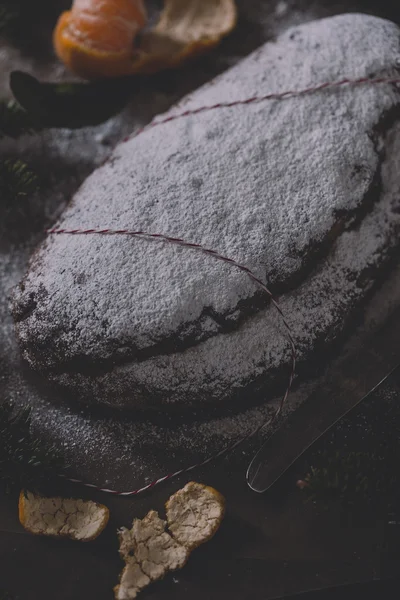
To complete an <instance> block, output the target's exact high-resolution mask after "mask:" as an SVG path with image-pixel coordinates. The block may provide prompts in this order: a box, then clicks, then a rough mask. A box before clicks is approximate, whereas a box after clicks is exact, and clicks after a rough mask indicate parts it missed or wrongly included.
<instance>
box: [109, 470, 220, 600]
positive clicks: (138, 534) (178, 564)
mask: <svg viewBox="0 0 400 600" xmlns="http://www.w3.org/2000/svg"><path fill="white" fill-rule="evenodd" d="M165 508H166V516H167V520H166V521H164V520H162V519H161V518H160V517H159V515H158V513H157V512H155V511H154V510H151V511H150V512H149V513H148V514H147V515H146V516H145V517H144V519H134V520H133V526H132V529H126V527H123V528H122V529H120V531H119V532H118V536H119V544H120V548H119V551H120V555H121V558H122V559H123V560H124V561H125V567H124V570H123V571H122V573H121V576H120V581H119V584H118V585H117V586H116V587H115V588H114V592H115V599H116V600H133V599H134V598H136V596H137V595H138V594H139V592H141V591H142V590H143V589H144V588H145V587H147V586H148V585H150V584H151V583H152V582H154V581H157V580H159V579H162V578H163V577H164V576H165V575H166V574H167V573H169V572H170V571H176V570H177V569H182V567H184V566H185V564H186V562H187V561H188V559H189V556H190V554H191V552H192V550H194V549H195V548H197V547H198V546H200V545H201V544H204V543H205V542H208V540H210V539H211V538H212V537H213V536H214V534H215V533H216V532H217V530H218V528H219V526H220V525H221V522H222V519H223V518H224V514H225V499H224V497H223V496H222V495H221V494H220V493H219V492H217V490H215V489H214V488H211V487H209V486H206V485H203V484H202V483H197V482H195V481H191V482H189V483H188V484H186V485H185V487H184V488H182V489H181V490H178V491H177V492H176V493H175V494H174V495H173V496H171V497H170V498H169V500H168V502H167V503H166V505H165Z"/></svg>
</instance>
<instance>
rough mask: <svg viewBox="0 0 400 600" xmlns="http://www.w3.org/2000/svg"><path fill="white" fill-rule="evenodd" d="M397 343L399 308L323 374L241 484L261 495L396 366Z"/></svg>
mask: <svg viewBox="0 0 400 600" xmlns="http://www.w3.org/2000/svg"><path fill="white" fill-rule="evenodd" d="M399 340H400V310H398V311H397V312H396V314H395V315H394V317H393V318H392V319H390V320H389V321H388V323H387V324H386V325H385V326H384V327H383V328H382V329H381V330H380V331H379V332H376V333H375V334H374V335H372V336H371V337H370V338H368V339H367V340H365V341H364V343H363V344H361V346H357V347H356V348H355V349H354V348H353V350H350V351H349V352H347V353H346V354H345V355H344V356H343V357H342V358H341V359H340V361H338V362H337V363H335V364H334V366H332V367H331V368H330V369H328V370H327V372H326V374H325V377H324V380H323V382H322V383H321V384H320V385H319V386H318V387H317V388H316V389H315V390H314V391H313V393H312V394H311V395H310V396H309V398H308V399H307V400H306V401H305V402H303V404H302V405H301V406H300V407H299V408H297V409H296V410H295V411H293V412H292V413H291V414H290V415H289V417H288V418H287V419H286V421H285V422H284V423H283V424H282V426H281V427H280V428H279V429H278V430H277V431H276V432H275V433H273V434H272V435H271V436H270V437H269V438H268V439H267V440H266V442H265V443H264V444H263V446H262V447H261V448H260V450H259V451H258V452H257V453H256V454H255V456H254V458H253V459H252V461H251V462H250V465H249V467H248V469H247V473H246V480H247V484H248V485H249V487H250V488H251V489H252V490H253V491H255V492H257V493H263V492H265V491H267V490H268V489H269V488H270V487H271V486H272V485H273V484H274V483H275V482H276V481H277V480H278V479H279V478H280V477H281V476H282V475H283V474H284V473H285V472H286V471H287V470H288V469H289V467H290V466H291V465H292V464H293V463H294V462H295V461H296V460H297V459H298V458H300V456H302V454H303V453H304V452H305V451H306V450H307V449H308V448H309V447H310V446H311V445H312V444H313V443H314V442H316V441H317V440H318V439H319V438H320V437H321V436H322V435H324V434H325V433H326V432H327V431H328V430H329V429H330V428H331V427H333V426H334V425H335V424H336V423H337V422H338V421H339V420H340V419H341V418H342V417H344V416H345V415H346V414H347V413H348V412H350V411H351V410H352V409H353V408H354V407H355V406H357V405H358V404H359V403H360V402H362V401H363V400H364V399H365V398H367V397H368V396H369V395H370V394H371V393H372V392H373V391H375V390H376V389H377V388H378V387H379V386H380V385H382V384H383V382H384V381H386V379H387V378H388V377H389V376H390V375H391V374H392V373H393V372H394V371H395V370H396V369H399V368H400V364H399V354H398V344H399Z"/></svg>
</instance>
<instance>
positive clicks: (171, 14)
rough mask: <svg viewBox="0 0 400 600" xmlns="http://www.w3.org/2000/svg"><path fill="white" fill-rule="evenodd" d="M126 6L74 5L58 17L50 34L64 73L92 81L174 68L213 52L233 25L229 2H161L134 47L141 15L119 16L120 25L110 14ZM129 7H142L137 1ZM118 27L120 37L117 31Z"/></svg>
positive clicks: (112, 0)
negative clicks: (87, 15)
mask: <svg viewBox="0 0 400 600" xmlns="http://www.w3.org/2000/svg"><path fill="white" fill-rule="evenodd" d="M127 1H128V0H124V1H122V0H102V1H100V2H96V0H75V3H74V5H73V8H72V10H71V11H67V12H64V13H63V14H62V15H61V17H60V19H59V21H58V23H57V26H56V28H55V31H54V47H55V50H56V53H57V55H58V56H59V58H60V59H61V60H62V61H63V62H64V63H65V65H66V66H67V67H68V68H69V69H71V70H72V71H74V72H75V73H76V74H78V75H81V76H83V77H86V78H88V79H93V78H102V77H119V76H124V75H133V74H139V73H152V72H155V71H159V70H162V69H166V68H171V67H175V66H177V65H179V64H181V63H182V62H183V61H184V60H186V59H187V58H189V57H191V56H194V55H196V54H199V53H201V52H204V51H206V50H207V49H209V48H211V47H213V46H215V45H216V44H217V43H218V42H219V41H220V40H221V39H222V38H223V37H224V36H225V35H227V34H228V33H229V32H230V31H232V29H233V28H234V27H235V25H236V19H237V14H236V6H235V2H234V0H165V6H164V10H163V11H162V13H161V15H160V19H159V21H158V23H157V24H156V25H155V26H154V27H153V28H151V29H150V30H148V31H145V32H143V35H142V36H141V40H140V42H139V43H138V44H137V45H136V46H135V39H136V35H137V33H138V32H139V30H141V29H143V27H144V19H145V17H144V16H143V15H144V13H143V12H141V13H140V14H141V15H142V17H140V16H137V17H135V14H133V13H132V14H131V15H130V16H129V18H128V17H127V16H126V14H125V13H124V18H123V19H122V20H121V14H122V13H121V12H120V13H118V14H119V16H118V17H117V15H116V12H115V11H117V12H118V11H122V8H124V7H125V4H126V2H127ZM130 2H131V3H133V4H135V3H138V5H141V4H142V2H141V0H140V2H138V0H130ZM83 4H85V6H86V5H89V4H90V5H91V19H90V20H85V19H83V18H82V16H81V14H82V5H83ZM108 4H110V5H111V4H112V5H113V10H114V12H113V13H112V14H113V18H110V16H105V12H104V11H105V8H104V6H105V5H108ZM120 5H121V6H120ZM122 5H123V6H122ZM109 10H111V9H109ZM139 12H140V11H139ZM139 12H138V14H139ZM122 22H123V23H124V27H125V30H124V34H122V33H121V32H119V31H118V27H122V25H121V23H122ZM129 23H130V29H129Z"/></svg>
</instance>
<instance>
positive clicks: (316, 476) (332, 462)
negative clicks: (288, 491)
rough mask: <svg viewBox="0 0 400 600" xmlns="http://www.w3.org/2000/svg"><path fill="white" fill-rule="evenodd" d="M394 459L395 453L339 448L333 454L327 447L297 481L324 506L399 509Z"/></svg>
mask: <svg viewBox="0 0 400 600" xmlns="http://www.w3.org/2000/svg"><path fill="white" fill-rule="evenodd" d="M396 450H397V449H396V448H395V447H392V448H391V449H390V452H391V453H393V454H397V452H396ZM396 458H397V457H396ZM394 462H396V461H393V457H390V456H389V455H388V454H386V453H380V452H379V451H374V450H371V451H363V452H348V453H347V454H346V453H343V452H336V453H334V455H333V456H332V455H331V454H330V453H329V452H328V451H324V452H321V453H320V454H319V456H317V457H315V459H314V461H313V464H312V466H310V468H309V470H308V473H307V475H306V476H305V477H304V479H302V480H300V481H298V483H297V485H298V487H299V488H301V489H302V490H303V491H304V493H305V495H306V498H307V500H309V501H311V502H313V503H314V504H315V505H316V506H318V508H319V509H322V510H328V509H329V508H331V507H332V506H333V505H334V504H336V505H340V506H341V507H342V508H343V509H345V510H346V511H352V510H353V509H355V510H357V511H360V510H365V511H371V510H373V511H374V512H376V513H378V512H379V513H387V512H388V511H390V510H393V509H396V510H398V501H399V498H400V478H399V476H398V475H397V468H396V467H395V465H394ZM394 467H395V468H394Z"/></svg>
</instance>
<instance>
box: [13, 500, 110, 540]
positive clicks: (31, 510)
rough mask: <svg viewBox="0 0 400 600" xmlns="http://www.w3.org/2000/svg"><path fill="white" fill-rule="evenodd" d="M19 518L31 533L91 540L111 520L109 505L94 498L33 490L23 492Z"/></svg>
mask: <svg viewBox="0 0 400 600" xmlns="http://www.w3.org/2000/svg"><path fill="white" fill-rule="evenodd" d="M18 509H19V520H20V523H21V525H22V526H23V527H24V528H25V529H26V530H27V531H29V532H30V533H34V534H36V535H48V536H52V537H68V538H71V539H73V540H79V541H82V542H89V541H91V540H94V539H95V538H96V537H98V536H99V535H100V533H101V532H102V531H103V529H104V528H105V526H106V525H107V523H108V519H109V511H108V508H107V507H106V506H103V505H102V504H97V503H95V502H92V501H90V500H89V501H86V500H75V499H72V498H71V499H67V498H45V497H42V496H39V495H37V494H33V493H31V492H21V494H20V496H19V504H18Z"/></svg>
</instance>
